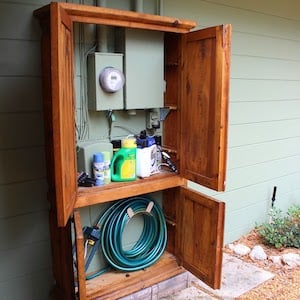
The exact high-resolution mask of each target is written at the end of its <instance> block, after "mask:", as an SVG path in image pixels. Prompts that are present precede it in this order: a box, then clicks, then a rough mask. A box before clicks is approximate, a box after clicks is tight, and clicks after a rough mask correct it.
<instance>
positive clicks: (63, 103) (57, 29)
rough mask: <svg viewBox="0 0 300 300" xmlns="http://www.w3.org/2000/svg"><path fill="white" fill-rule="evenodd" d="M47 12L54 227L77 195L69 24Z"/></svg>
mask: <svg viewBox="0 0 300 300" xmlns="http://www.w3.org/2000/svg"><path fill="white" fill-rule="evenodd" d="M51 10H52V11H53V13H52V14H51V21H50V22H51V23H50V30H51V74H52V75H51V91H52V97H51V98H50V101H52V124H53V128H52V130H53V132H52V139H53V146H52V148H53V162H54V190H55V194H56V206H57V208H56V210H57V220H58V226H64V225H65V224H66V223H67V221H68V219H69V217H70V215H71V213H72V212H73V209H74V203H75V199H76V192H77V175H76V174H77V172H76V156H75V118H74V112H75V109H74V90H73V81H74V75H73V45H72V43H73V42H72V30H73V28H72V27H73V25H72V21H71V20H70V18H69V16H68V15H67V14H66V13H65V11H64V10H63V9H61V8H59V6H56V5H52V6H51Z"/></svg>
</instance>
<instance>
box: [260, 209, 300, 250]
mask: <svg viewBox="0 0 300 300" xmlns="http://www.w3.org/2000/svg"><path fill="white" fill-rule="evenodd" d="M269 216H270V218H271V221H270V222H269V223H263V224H261V225H259V226H257V229H258V233H259V234H260V236H261V237H262V239H263V242H264V243H265V244H268V245H271V246H274V247H275V248H285V247H294V248H300V205H294V206H292V207H290V208H289V209H288V211H287V213H286V214H283V212H282V211H281V210H280V209H277V208H273V209H272V210H271V211H270V213H269Z"/></svg>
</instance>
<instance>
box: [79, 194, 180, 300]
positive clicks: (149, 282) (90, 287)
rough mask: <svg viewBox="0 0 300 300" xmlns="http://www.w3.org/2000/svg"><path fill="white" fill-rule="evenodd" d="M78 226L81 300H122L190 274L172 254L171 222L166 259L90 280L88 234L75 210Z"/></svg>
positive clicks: (169, 224) (164, 254)
mask: <svg viewBox="0 0 300 300" xmlns="http://www.w3.org/2000/svg"><path fill="white" fill-rule="evenodd" d="M171 191H172V190H171ZM171 191H170V192H171ZM74 225H75V236H76V260H77V263H76V267H77V276H76V278H75V282H77V283H78V284H77V286H76V288H75V293H76V295H77V298H79V299H80V300H82V299H119V298H121V297H125V296H127V295H130V294H132V293H135V292H138V291H140V290H142V289H145V288H148V287H151V286H153V285H155V284H158V283H159V282H162V281H165V280H167V279H169V278H172V277H174V276H177V275H179V274H182V273H184V272H185V271H186V270H185V269H184V268H183V267H182V266H180V264H179V263H178V261H177V258H176V257H175V256H174V255H173V254H171V253H170V252H168V250H171V251H172V247H170V242H171V244H172V242H173V241H174V238H171V237H170V235H169V234H170V232H172V231H173V230H174V227H175V225H174V223H172V222H170V221H168V220H167V227H169V228H168V229H170V230H169V231H168V235H169V237H168V246H167V248H166V249H167V250H165V251H164V253H163V254H162V256H161V257H160V258H159V259H158V260H157V261H156V262H155V263H154V264H152V265H151V266H149V267H147V268H144V269H141V270H138V271H134V272H125V271H119V270H114V269H112V270H109V271H106V272H105V273H103V274H101V275H99V276H97V277H95V278H92V279H89V280H86V277H85V269H84V264H85V259H84V255H85V254H84V253H85V250H84V235H83V231H82V224H81V217H80V213H79V210H75V211H74Z"/></svg>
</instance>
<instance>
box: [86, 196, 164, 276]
mask: <svg viewBox="0 0 300 300" xmlns="http://www.w3.org/2000/svg"><path fill="white" fill-rule="evenodd" d="M136 215H140V216H142V217H143V228H142V230H141V234H140V236H139V237H138V240H137V241H136V242H135V244H134V245H133V246H132V248H130V249H125V248H124V247H123V244H122V236H123V233H124V229H125V227H126V225H127V224H128V223H129V222H130V221H131V219H132V218H134V217H135V216H136ZM96 227H97V228H99V230H100V241H101V242H100V248H101V251H102V253H103V255H104V257H105V259H106V260H107V262H108V263H109V265H110V266H111V267H113V268H115V269H118V270H122V271H125V272H130V271H137V270H141V269H144V268H146V267H149V266H151V265H152V264H153V263H155V262H156V261H157V260H158V259H159V258H160V257H161V255H162V254H163V252H164V250H165V247H166V244H167V227H166V220H165V218H164V214H163V212H162V209H161V207H160V205H159V204H158V203H157V201H156V200H154V199H152V198H150V197H146V196H137V197H133V198H128V199H125V200H120V201H117V202H115V203H114V204H113V205H112V206H110V207H109V208H108V209H107V210H106V211H105V212H104V213H103V214H102V216H100V218H99V220H98V222H97V224H96ZM102 273H103V270H101V271H99V272H97V273H96V274H94V275H92V276H89V277H87V279H91V278H94V277H95V276H98V275H99V274H102Z"/></svg>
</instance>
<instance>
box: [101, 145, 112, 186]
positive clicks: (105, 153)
mask: <svg viewBox="0 0 300 300" xmlns="http://www.w3.org/2000/svg"><path fill="white" fill-rule="evenodd" d="M102 154H103V159H104V184H108V183H110V181H111V172H110V152H109V151H103V152H102Z"/></svg>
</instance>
